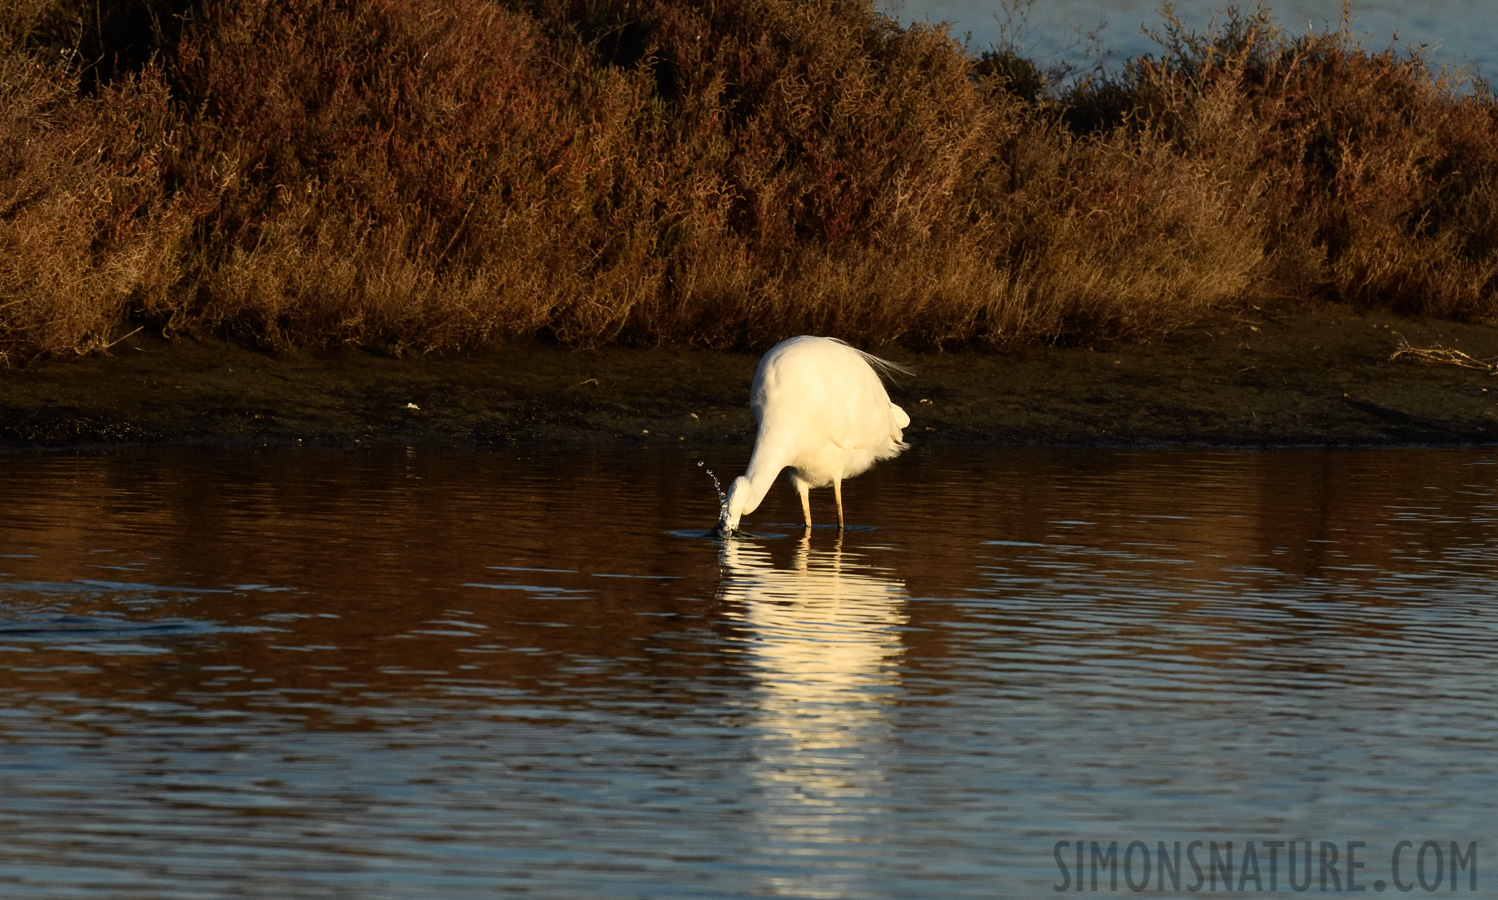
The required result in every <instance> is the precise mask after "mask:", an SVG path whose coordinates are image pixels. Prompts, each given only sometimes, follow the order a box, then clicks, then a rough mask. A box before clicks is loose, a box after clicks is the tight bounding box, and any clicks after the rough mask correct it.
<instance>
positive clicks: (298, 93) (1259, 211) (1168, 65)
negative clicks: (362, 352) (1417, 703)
mask: <svg viewBox="0 0 1498 900" xmlns="http://www.w3.org/2000/svg"><path fill="white" fill-rule="evenodd" d="M90 23H93V24H92V25H91V24H90ZM91 29H92V30H91ZM112 41H113V42H114V43H111V42H112ZM105 60H108V61H110V62H108V63H107V65H106V63H105V62H103V61H105ZM1041 71H1043V70H1042V68H1041V67H1040V66H1038V65H1036V64H1034V63H1033V62H1031V61H1028V60H1025V59H1023V58H1022V57H1020V56H1018V55H1017V54H1016V53H1014V52H1013V51H1012V50H1009V49H1002V48H1001V49H1000V50H998V51H995V52H991V53H988V54H985V55H984V56H982V57H981V58H977V59H975V58H973V57H970V56H969V55H967V53H966V52H965V51H964V50H963V48H962V47H961V46H959V45H958V44H957V43H955V42H954V41H953V40H951V39H950V38H949V37H948V36H947V35H946V34H945V33H944V32H942V31H940V30H934V29H930V28H926V27H910V28H902V27H899V26H897V25H896V24H894V23H893V22H892V21H890V20H888V19H886V18H884V17H882V16H880V15H878V14H877V13H876V12H875V11H874V8H873V5H872V3H869V2H861V0H821V2H801V0H722V2H717V3H714V4H710V5H704V4H689V3H682V2H679V0H530V2H521V0H513V2H494V0H426V2H423V3H422V4H411V3H408V2H404V0H222V2H215V3H211V4H202V3H195V2H192V0H128V2H127V0H24V2H17V3H14V4H11V5H10V6H9V7H7V11H6V12H5V13H4V15H0V140H3V141H4V146H5V147H6V148H11V147H14V148H16V150H15V151H14V152H12V151H11V150H9V149H7V150H6V153H7V154H8V158H7V159H5V160H4V164H3V165H0V352H3V353H6V354H8V355H9V357H11V358H17V359H23V358H27V357H31V356H36V355H68V354H76V353H84V352H89V351H90V350H96V349H98V348H100V347H102V346H104V345H105V344H107V342H108V341H109V340H110V339H111V335H116V334H119V333H122V331H123V330H128V329H129V328H134V327H137V326H139V325H143V324H144V325H147V326H148V327H151V328H153V329H156V330H161V331H164V332H168V333H172V332H188V333H192V332H211V333H218V334H227V335H231V336H234V337H236V338H238V339H241V340H245V341H250V342H253V343H257V344H261V345H265V346H270V347H291V346H309V347H326V346H332V345H340V344H352V345H359V346H366V347H377V348H381V349H384V350H386V351H388V352H393V353H403V352H420V351H425V350H431V349H446V348H460V347H469V346H477V345H482V344H486V343H490V342H494V341H497V340H503V339H507V338H517V337H519V338H524V337H533V336H545V337H548V338H550V339H555V340H558V341H561V342H564V343H567V344H572V345H595V344H601V343H607V342H616V341H623V342H631V343H652V342H691V343H696V344H700V345H708V346H720V347H728V346H763V345H766V344H768V343H771V342H773V341H774V340H776V339H778V338H780V337H783V336H785V335H786V334H790V333H797V332H820V333H830V334H836V335H840V336H843V337H845V338H848V339H851V340H854V341H858V342H865V343H869V342H880V343H882V342H888V341H895V340H898V341H903V342H905V343H907V344H910V345H914V346H927V347H929V346H954V345H967V346H983V347H1003V346H1008V345H1012V344H1017V343H1026V342H1034V341H1053V342H1079V341H1107V340H1148V339H1151V338H1154V337H1157V336H1160V335H1163V334H1168V333H1170V332H1171V331H1172V330H1174V329H1178V328H1181V327H1182V326H1184V325H1187V324H1190V323H1193V322H1196V321H1199V320H1201V319H1202V318H1204V317H1208V316H1212V315H1218V314H1220V313H1222V312H1223V311H1224V310H1231V309H1233V308H1237V307H1240V306H1242V305H1244V304H1249V303H1255V302H1263V301H1264V300H1265V299H1269V298H1277V299H1280V298H1291V299H1293V298H1297V297H1305V296H1308V295H1313V294H1314V295H1320V296H1324V297H1329V298H1333V299H1337V300H1341V301H1344V302H1348V303H1353V304H1361V305H1377V306H1384V307H1390V308H1395V309H1399V310H1402V311H1408V312H1412V313H1426V314H1435V315H1443V316H1451V317H1456V318H1461V319H1464V320H1469V321H1484V322H1491V321H1494V320H1495V319H1498V307H1495V293H1498V107H1495V103H1494V101H1493V98H1492V96H1491V95H1490V94H1488V93H1487V92H1486V91H1484V90H1477V91H1469V92H1467V93H1460V92H1458V91H1457V90H1456V89H1455V87H1454V86H1453V85H1451V84H1449V83H1447V82H1446V81H1444V80H1443V79H1442V78H1441V77H1438V76H1437V75H1435V74H1433V73H1432V72H1431V71H1430V70H1429V68H1428V67H1427V66H1426V64H1425V63H1424V62H1423V61H1422V60H1420V59H1418V58H1414V57H1409V56H1406V55H1399V54H1396V53H1394V52H1391V51H1371V50H1368V49H1366V48H1363V47H1361V46H1358V45H1357V44H1356V43H1355V42H1354V40H1353V39H1352V37H1351V36H1350V32H1349V31H1348V30H1344V32H1342V33H1340V34H1338V33H1334V34H1329V35H1327V34H1318V35H1315V36H1312V37H1304V38H1297V39H1290V38H1287V37H1286V36H1284V35H1283V34H1282V33H1280V32H1279V31H1278V30H1277V29H1276V28H1275V27H1274V26H1273V24H1272V23H1271V22H1270V21H1269V20H1268V18H1267V15H1266V14H1263V13H1259V14H1256V15H1236V14H1234V15H1230V16H1229V17H1228V18H1227V19H1226V21H1225V22H1224V24H1223V25H1222V26H1220V27H1219V28H1217V29H1216V30H1214V31H1213V32H1211V33H1209V34H1206V35H1195V34H1190V33H1188V32H1187V31H1185V29H1183V28H1181V27H1180V25H1179V23H1177V22H1175V21H1172V20H1169V19H1167V20H1166V22H1165V27H1164V29H1163V36H1162V38H1161V52H1160V54H1159V55H1158V56H1157V57H1154V58H1149V59H1141V60H1136V61H1134V62H1132V63H1131V64H1130V65H1129V66H1128V67H1127V68H1126V69H1125V70H1124V71H1123V72H1122V73H1120V74H1118V75H1116V76H1112V77H1103V76H1094V77H1093V78H1092V79H1090V80H1083V81H1081V82H1079V83H1078V84H1076V85H1074V86H1073V87H1071V88H1069V89H1067V90H1065V91H1060V92H1057V91H1054V90H1052V91H1050V92H1047V91H1046V90H1045V88H1044V84H1043V80H1042V79H1041V78H1040V75H1039V73H1040V72H1041Z"/></svg>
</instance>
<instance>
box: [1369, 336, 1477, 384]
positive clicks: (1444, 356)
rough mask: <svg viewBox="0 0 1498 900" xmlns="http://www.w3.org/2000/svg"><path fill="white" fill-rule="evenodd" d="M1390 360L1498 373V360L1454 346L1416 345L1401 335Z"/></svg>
mask: <svg viewBox="0 0 1498 900" xmlns="http://www.w3.org/2000/svg"><path fill="white" fill-rule="evenodd" d="M1389 362H1413V363H1423V364H1425V365H1430V366H1460V367H1461V368H1463V369H1477V370H1478V371H1481V372H1486V373H1488V374H1489V375H1498V361H1489V360H1483V359H1478V358H1477V357H1475V356H1472V355H1471V354H1469V353H1463V352H1462V351H1461V350H1457V349H1455V348H1453V347H1442V346H1439V345H1437V346H1435V347H1415V346H1413V345H1411V344H1410V342H1409V341H1408V340H1406V339H1405V337H1404V335H1400V336H1399V346H1398V347H1396V348H1394V352H1393V353H1392V354H1390V355H1389Z"/></svg>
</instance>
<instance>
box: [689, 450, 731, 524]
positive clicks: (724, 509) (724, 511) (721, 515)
mask: <svg viewBox="0 0 1498 900" xmlns="http://www.w3.org/2000/svg"><path fill="white" fill-rule="evenodd" d="M697 467H698V468H699V469H701V470H702V471H704V472H706V473H707V477H709V478H711V479H712V480H713V490H715V491H717V492H718V521H719V522H722V521H723V520H725V519H727V518H728V495H727V494H725V493H723V485H722V484H720V483H719V482H718V476H716V475H714V474H713V470H712V469H709V468H708V467H707V462H706V461H705V460H701V459H699V460H697Z"/></svg>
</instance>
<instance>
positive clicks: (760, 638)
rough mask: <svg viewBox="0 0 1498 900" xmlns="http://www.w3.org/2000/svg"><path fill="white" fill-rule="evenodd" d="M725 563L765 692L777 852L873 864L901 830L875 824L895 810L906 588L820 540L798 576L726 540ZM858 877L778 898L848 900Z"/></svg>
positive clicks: (757, 722) (760, 724)
mask: <svg viewBox="0 0 1498 900" xmlns="http://www.w3.org/2000/svg"><path fill="white" fill-rule="evenodd" d="M720 560H721V562H722V564H723V567H724V570H725V571H724V576H725V577H724V579H723V583H722V587H721V592H720V596H721V598H722V599H723V600H724V601H726V602H725V603H724V607H725V609H726V610H727V614H728V616H729V617H730V618H731V619H733V620H736V622H737V624H739V625H740V628H741V635H742V639H743V641H744V643H745V646H746V654H745V655H746V660H747V663H748V666H749V669H750V671H751V672H752V674H753V675H754V677H755V680H756V686H755V690H754V691H753V693H752V694H751V697H752V699H751V700H750V702H751V703H752V704H753V705H754V708H753V710H752V715H751V716H750V718H749V722H748V726H749V731H750V733H752V734H753V735H754V736H755V745H754V762H753V763H752V765H753V768H754V771H753V773H752V774H753V776H754V779H755V781H756V782H757V783H758V784H760V785H761V786H762V788H763V793H762V795H761V796H762V798H763V799H762V806H761V807H760V809H759V811H758V814H759V816H760V817H761V818H762V820H763V822H764V826H765V834H766V840H767V841H768V842H769V843H770V844H772V845H781V844H783V845H784V849H785V850H786V852H788V853H796V852H798V849H797V848H804V846H805V845H806V844H808V843H814V844H817V845H818V846H820V847H822V848H823V849H824V850H825V849H828V848H827V845H829V844H830V845H844V846H846V847H847V848H849V849H850V850H852V849H854V848H864V849H862V850H859V852H856V853H853V854H852V855H853V856H854V857H857V858H861V857H862V856H863V853H864V852H866V848H867V847H869V846H870V845H871V844H877V843H879V839H880V835H877V834H869V833H868V832H869V831H870V830H871V829H877V828H879V827H880V826H878V825H876V824H875V823H876V822H886V823H887V822H888V821H889V819H888V817H879V816H876V815H875V814H876V813H878V812H880V811H882V810H884V809H885V808H886V807H887V806H888V805H889V789H888V783H887V782H888V768H889V758H890V756H891V754H892V752H893V746H892V743H891V731H892V725H891V723H890V721H889V719H888V710H889V708H890V707H889V702H890V698H891V697H892V696H894V694H895V693H896V691H897V689H898V688H899V682H900V673H899V664H900V660H901V657H902V656H903V654H904V646H903V644H902V643H901V631H902V629H903V628H904V626H905V625H906V622H907V621H908V616H907V613H906V610H905V604H906V601H907V599H908V598H909V595H908V594H907V592H906V590H905V585H904V583H903V582H901V581H900V580H898V579H895V578H891V577H889V576H888V575H886V574H883V573H881V572H880V570H878V569H877V568H876V567H874V566H872V565H870V564H868V563H867V562H866V561H863V560H861V559H860V558H859V555H858V554H856V553H853V552H845V551H844V549H843V539H842V537H841V536H840V537H839V538H838V540H837V542H836V543H835V544H834V545H833V548H832V549H831V550H814V549H812V547H811V533H810V532H808V533H807V534H806V536H805V537H803V538H802V539H801V541H800V544H799V546H798V547H797V549H796V551H795V554H794V558H793V560H792V564H791V566H790V567H789V568H777V567H776V566H775V564H774V563H773V561H772V560H771V557H770V554H769V552H768V550H767V549H766V547H765V546H763V545H761V544H758V543H756V542H754V541H752V540H747V539H743V538H732V537H730V538H728V539H727V540H725V541H724V543H723V547H722V550H721V554H720ZM819 852H820V851H819ZM858 870H859V867H858V866H857V865H856V864H855V865H850V866H849V867H846V868H839V869H838V870H837V871H829V870H827V869H825V868H824V869H822V870H821V871H815V872H813V871H805V872H796V873H795V874H794V875H792V874H790V872H782V873H781V874H780V875H779V876H777V877H776V879H775V880H776V881H777V882H779V881H782V880H785V879H790V880H793V881H794V882H795V884H794V885H790V884H779V885H778V889H780V890H790V889H794V891H795V892H798V893H800V894H802V895H805V896H824V895H825V896H843V895H845V892H846V891H847V890H848V889H849V888H850V887H852V886H853V885H850V883H849V882H850V879H851V881H852V882H855V883H856V882H857V881H858V876H857V872H858Z"/></svg>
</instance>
